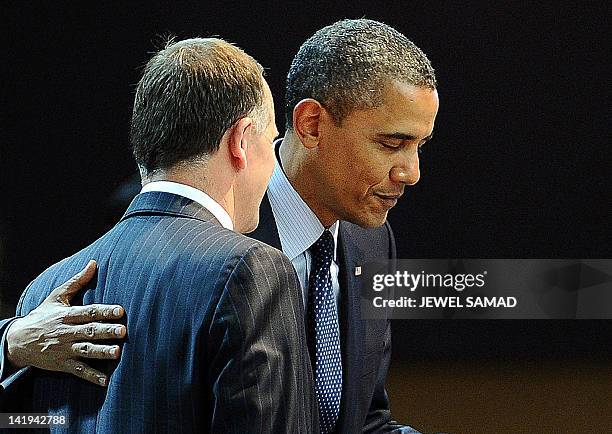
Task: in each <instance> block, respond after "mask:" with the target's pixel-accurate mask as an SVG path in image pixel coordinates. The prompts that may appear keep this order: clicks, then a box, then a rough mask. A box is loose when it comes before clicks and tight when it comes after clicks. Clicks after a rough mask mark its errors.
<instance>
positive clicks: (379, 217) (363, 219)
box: [349, 211, 388, 229]
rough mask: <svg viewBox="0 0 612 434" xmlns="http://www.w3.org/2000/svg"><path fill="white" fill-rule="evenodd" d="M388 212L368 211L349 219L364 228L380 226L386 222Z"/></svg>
mask: <svg viewBox="0 0 612 434" xmlns="http://www.w3.org/2000/svg"><path fill="white" fill-rule="evenodd" d="M387 213H388V212H386V211H385V212H384V213H367V214H363V215H359V216H357V217H356V218H354V219H352V220H349V221H350V222H351V223H354V224H356V225H357V226H360V227H362V228H364V229H367V228H378V227H380V226H382V225H384V224H385V222H386V221H387Z"/></svg>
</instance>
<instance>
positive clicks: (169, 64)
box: [130, 38, 267, 173]
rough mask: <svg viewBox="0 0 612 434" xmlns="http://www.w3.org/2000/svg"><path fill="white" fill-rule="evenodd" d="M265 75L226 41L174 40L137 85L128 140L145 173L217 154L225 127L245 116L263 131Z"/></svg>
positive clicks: (260, 68) (156, 56) (147, 67)
mask: <svg viewBox="0 0 612 434" xmlns="http://www.w3.org/2000/svg"><path fill="white" fill-rule="evenodd" d="M262 73H263V68H262V67H261V65H259V64H258V63H257V62H256V61H255V59H253V58H252V57H251V56H249V55H248V54H246V53H245V52H244V51H242V50H241V49H240V48H238V47H236V46H234V45H232V44H230V43H228V42H226V41H224V40H222V39H218V38H193V39H186V40H183V41H179V42H174V41H170V42H169V43H168V44H167V45H166V47H165V48H164V49H162V50H161V51H159V52H157V53H156V54H155V55H154V56H153V57H152V58H151V60H150V61H149V62H148V63H147V65H146V66H145V68H144V72H143V75H142V78H141V79H140V81H139V83H138V87H137V89H136V97H135V99H134V109H133V112H132V123H131V128H130V142H131V144H132V149H133V153H134V157H135V159H136V162H137V163H138V166H139V167H140V169H141V172H144V173H151V172H154V171H156V170H160V169H164V170H165V169H169V168H171V167H173V166H175V165H176V164H177V163H180V162H185V161H193V160H195V159H199V158H203V157H204V158H205V157H206V156H208V155H211V154H213V153H215V152H216V151H217V150H218V149H219V144H220V141H221V138H222V137H223V134H224V133H225V131H226V130H227V129H228V128H229V127H230V126H232V124H234V123H235V122H236V121H237V120H238V119H240V118H241V117H244V116H246V115H249V114H252V115H253V117H254V124H255V127H256V129H257V130H260V131H261V130H263V129H264V128H265V126H266V121H267V116H266V115H267V110H266V109H265V108H264V106H265V102H264V96H263V95H264V84H263V83H264V81H263V76H262ZM257 118H265V119H257ZM262 123H264V124H263V126H262Z"/></svg>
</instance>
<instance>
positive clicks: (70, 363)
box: [64, 359, 108, 386]
mask: <svg viewBox="0 0 612 434" xmlns="http://www.w3.org/2000/svg"><path fill="white" fill-rule="evenodd" d="M64 371H65V372H68V373H69V374H73V375H76V376H77V377H79V378H82V379H83V380H87V381H89V382H91V383H94V384H97V385H98V386H106V385H107V384H108V377H107V376H106V375H104V374H103V373H102V372H100V371H98V370H96V369H93V368H92V367H90V366H88V365H86V364H85V363H83V362H81V361H80V360H74V359H68V360H66V362H65V363H64Z"/></svg>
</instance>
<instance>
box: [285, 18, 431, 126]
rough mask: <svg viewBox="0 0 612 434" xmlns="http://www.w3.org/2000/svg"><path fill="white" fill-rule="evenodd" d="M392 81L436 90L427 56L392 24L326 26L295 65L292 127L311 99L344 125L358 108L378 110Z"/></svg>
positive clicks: (289, 104)
mask: <svg viewBox="0 0 612 434" xmlns="http://www.w3.org/2000/svg"><path fill="white" fill-rule="evenodd" d="M390 79H395V80H399V81H401V82H405V83H408V84H412V85H415V86H420V87H427V88H431V89H435V88H436V78H435V74H434V69H433V68H432V66H431V63H430V62H429V59H427V56H425V54H424V53H423V52H422V51H421V50H420V49H419V48H418V47H417V46H416V45H414V44H413V43H412V42H411V41H410V40H409V39H408V38H406V36H404V35H402V34H401V33H400V32H398V31H397V30H395V29H394V28H392V27H390V26H388V25H387V24H384V23H381V22H378V21H373V20H368V19H356V20H342V21H338V22H336V23H334V24H332V25H329V26H327V27H324V28H322V29H321V30H319V31H317V32H316V33H315V34H314V35H312V36H311V37H310V38H309V39H308V40H307V41H306V42H304V44H302V46H301V47H300V50H299V51H298V53H297V54H296V56H295V58H294V59H293V62H292V63H291V68H290V69H289V74H288V75H287V88H286V94H285V103H286V104H285V121H286V127H287V129H290V128H292V126H293V109H294V108H295V106H296V105H297V104H298V103H299V102H300V101H301V100H303V99H305V98H313V99H315V100H317V101H319V102H320V103H321V104H322V105H323V106H324V107H325V108H326V109H327V110H328V111H329V112H330V113H331V114H332V116H333V117H334V120H335V121H336V122H337V123H338V124H340V123H341V122H342V119H344V117H345V116H346V115H347V114H349V113H351V112H352V111H353V110H355V109H357V108H368V107H378V106H380V105H381V104H382V102H383V101H382V89H383V87H384V85H385V83H386V82H387V81H388V80H390Z"/></svg>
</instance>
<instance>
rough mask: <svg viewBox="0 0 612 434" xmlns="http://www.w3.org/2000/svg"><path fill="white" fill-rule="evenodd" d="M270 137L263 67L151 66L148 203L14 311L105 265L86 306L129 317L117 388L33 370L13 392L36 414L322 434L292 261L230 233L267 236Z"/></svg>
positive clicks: (218, 53) (104, 425) (239, 61)
mask: <svg viewBox="0 0 612 434" xmlns="http://www.w3.org/2000/svg"><path fill="white" fill-rule="evenodd" d="M276 135H277V131H276V127H275V124H274V108H273V104H272V97H271V94H270V91H269V88H268V86H267V84H266V82H265V80H264V78H263V76H262V68H261V66H259V64H257V62H256V61H255V60H254V59H253V58H251V57H250V56H248V55H247V54H245V53H244V52H243V51H242V50H240V49H238V48H236V47H234V46H232V45H230V44H228V43H226V42H224V41H222V40H219V39H190V40H185V41H181V42H177V43H174V44H170V45H169V46H167V47H166V48H165V49H163V50H161V51H160V52H159V53H157V54H156V55H154V56H153V58H152V59H151V60H150V61H149V63H148V64H147V66H146V67H145V70H144V74H143V77H142V79H141V80H140V82H139V85H138V88H137V91H136V97H135V103H134V110H133V116H132V126H131V142H132V145H133V149H134V156H135V158H136V161H137V163H138V165H139V168H140V171H141V176H142V181H143V185H144V186H143V189H142V192H141V194H139V195H138V196H137V197H136V198H135V199H134V201H133V202H132V204H131V205H130V207H129V208H128V210H127V212H126V213H125V215H124V217H123V218H122V220H121V221H120V223H118V224H117V225H116V226H115V227H114V228H113V229H111V230H110V231H109V232H107V233H106V234H105V235H104V236H102V237H101V238H100V239H99V240H97V241H95V242H94V243H93V244H91V245H89V246H88V247H86V248H85V249H83V250H82V251H80V252H79V253H77V254H75V255H74V256H72V257H70V258H67V259H65V260H63V261H61V262H59V263H58V264H55V265H53V266H52V267H50V268H49V269H48V270H46V271H45V272H44V273H43V274H42V275H41V276H39V277H38V278H37V279H35V280H34V281H33V282H32V284H31V285H30V286H29V287H28V288H27V289H26V291H25V293H24V295H23V296H22V298H21V300H20V303H19V305H18V314H20V315H21V314H24V313H27V312H28V311H30V310H31V309H33V308H34V307H36V306H38V305H39V304H40V302H41V301H42V300H43V299H44V297H45V296H46V295H47V294H46V293H47V291H46V288H49V287H52V286H53V285H54V284H55V282H57V281H61V280H62V279H65V277H66V276H68V275H70V274H72V273H74V271H75V270H77V269H79V268H81V267H82V266H83V264H84V262H86V261H87V259H88V258H95V259H96V261H97V263H98V269H99V271H98V275H97V279H96V282H95V285H90V287H89V288H88V290H87V291H86V293H85V296H84V300H83V301H84V303H118V304H120V305H122V306H124V307H125V310H126V314H127V315H126V316H127V326H128V337H127V339H126V342H125V344H124V346H123V349H122V354H121V358H120V360H119V362H118V363H117V364H116V366H115V367H114V370H113V369H112V367H111V366H100V367H99V369H100V370H103V371H104V372H106V373H107V374H108V373H110V372H111V371H112V375H111V376H110V380H109V384H108V388H107V389H103V388H99V387H95V386H93V385H88V384H87V383H83V382H80V381H79V380H77V379H75V378H73V377H67V376H65V375H57V374H53V373H50V372H47V371H37V372H36V373H35V375H33V376H31V377H30V381H31V383H32V385H31V387H26V386H25V385H24V384H20V385H19V387H15V388H14V390H15V391H18V392H19V393H23V394H25V393H26V392H28V398H27V401H26V400H23V401H21V402H22V403H27V404H25V405H26V407H27V410H28V411H34V412H44V413H47V412H49V413H53V414H62V415H65V416H67V418H68V420H69V421H70V430H71V431H81V432H94V431H96V432H153V431H161V432H224V433H225V432H235V433H244V432H274V433H280V432H283V433H284V432H305V433H311V432H317V431H318V427H317V425H316V423H317V420H316V414H315V412H316V407H315V405H316V404H315V401H314V391H313V390H312V374H311V370H310V361H309V359H308V355H307V346H306V337H305V330H304V325H303V323H304V320H303V313H302V309H303V306H302V301H301V298H300V294H299V283H298V280H297V277H296V276H295V273H294V271H293V269H292V266H291V263H290V262H289V261H288V260H287V258H286V257H284V256H283V255H282V253H281V252H279V251H278V250H276V249H274V248H271V247H269V246H266V245H264V244H262V243H260V242H257V241H255V240H252V239H249V238H247V237H245V236H243V235H240V234H237V233H235V232H233V231H232V229H234V230H236V231H237V232H249V231H251V230H253V229H254V228H255V227H256V226H257V223H258V212H259V204H260V202H261V199H262V197H263V194H264V192H265V189H266V186H267V183H268V180H269V178H270V175H271V173H272V170H273V167H274V151H273V148H272V141H273V139H274V137H275V136H276ZM126 288H128V289H126ZM16 393H17V392H16ZM21 408H22V409H25V407H23V404H22V407H21Z"/></svg>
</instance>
